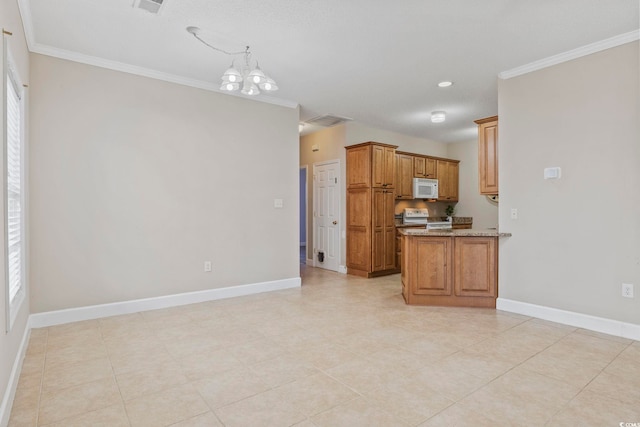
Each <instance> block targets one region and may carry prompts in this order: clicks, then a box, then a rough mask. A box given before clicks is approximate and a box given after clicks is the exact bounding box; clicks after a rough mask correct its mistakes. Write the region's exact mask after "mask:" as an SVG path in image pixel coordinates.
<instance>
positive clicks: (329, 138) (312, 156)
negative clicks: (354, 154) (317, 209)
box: [300, 125, 346, 265]
mask: <svg viewBox="0 0 640 427" xmlns="http://www.w3.org/2000/svg"><path fill="white" fill-rule="evenodd" d="M314 145H317V146H318V151H313V149H312V146H314ZM344 146H345V125H339V126H334V127H330V128H327V129H323V130H321V131H318V132H314V133H311V134H309V135H305V136H302V137H300V166H307V204H308V206H307V259H311V258H312V257H313V165H314V163H320V162H325V161H328V160H340V166H341V170H342V171H344V170H345V169H344V162H345V153H344ZM342 173H344V172H342ZM342 176H344V175H342ZM340 192H341V200H346V192H345V188H344V185H341V186H340ZM345 209H346V204H343V205H342V207H341V212H340V216H341V222H342V223H344V218H345ZM341 252H343V250H342V249H341ZM343 260H344V258H342V254H341V261H340V263H341V265H344V261H343Z"/></svg>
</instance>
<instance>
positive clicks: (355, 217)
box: [346, 142, 398, 277]
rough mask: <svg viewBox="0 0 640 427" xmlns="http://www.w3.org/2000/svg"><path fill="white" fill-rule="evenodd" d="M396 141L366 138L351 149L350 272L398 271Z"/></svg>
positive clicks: (348, 220)
mask: <svg viewBox="0 0 640 427" xmlns="http://www.w3.org/2000/svg"><path fill="white" fill-rule="evenodd" d="M396 148H398V147H397V146H395V145H388V144H382V143H379V142H364V143H362V144H357V145H351V146H349V147H346V150H347V272H348V273H349V274H355V275H358V276H363V277H374V276H382V275H384V274H392V273H397V272H398V270H397V266H396V259H395V254H396V249H395V241H396V231H395V223H394V204H395V191H394V189H395V185H396V182H395V181H396V179H395V178H396V171H395V167H396V159H395V155H396Z"/></svg>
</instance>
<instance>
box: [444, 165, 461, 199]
mask: <svg viewBox="0 0 640 427" xmlns="http://www.w3.org/2000/svg"><path fill="white" fill-rule="evenodd" d="M459 175H460V165H459V164H458V163H455V162H450V163H449V170H448V171H447V179H448V181H449V197H450V198H449V199H447V200H450V201H452V202H457V201H458V186H459Z"/></svg>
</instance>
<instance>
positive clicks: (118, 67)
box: [29, 43, 298, 108]
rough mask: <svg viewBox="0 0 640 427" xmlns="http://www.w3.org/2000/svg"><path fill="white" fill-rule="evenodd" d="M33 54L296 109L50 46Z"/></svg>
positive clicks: (265, 98) (36, 48)
mask: <svg viewBox="0 0 640 427" xmlns="http://www.w3.org/2000/svg"><path fill="white" fill-rule="evenodd" d="M29 50H30V51H31V52H33V53H39V54H41V55H47V56H52V57H55V58H60V59H66V60H68V61H73V62H79V63H81V64H87V65H93V66H95V67H100V68H106V69H109V70H114V71H121V72H123V73H128V74H134V75H137V76H142V77H148V78H151V79H156V80H162V81H165V82H169V83H175V84H179V85H183V86H189V87H194V88H197V89H203V90H207V91H210V92H216V93H219V94H221V95H226V96H233V97H236V98H242V99H247V100H250V101H257V102H263V103H266V104H272V105H279V106H281V107H286V108H298V103H297V102H293V101H288V100H286V99H280V98H274V97H271V96H264V95H258V97H248V96H244V95H240V94H235V93H229V92H223V91H221V90H219V89H218V86H217V85H214V84H213V83H211V82H205V81H202V80H196V79H190V78H187V77H182V76H177V75H175V74H169V73H163V72H161V71H156V70H152V69H149V68H144V67H138V66H136V65H131V64H125V63H124V62H117V61H111V60H108V59H104V58H99V57H97V56H90V55H84V54H81V53H77V52H72V51H69V50H64V49H58V48H55V47H51V46H46V45H41V44H39V43H35V44H34V45H33V47H32V48H30V49H29Z"/></svg>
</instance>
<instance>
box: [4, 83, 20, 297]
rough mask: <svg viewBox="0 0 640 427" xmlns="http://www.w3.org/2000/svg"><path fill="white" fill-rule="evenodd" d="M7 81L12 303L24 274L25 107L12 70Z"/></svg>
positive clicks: (8, 273)
mask: <svg viewBox="0 0 640 427" xmlns="http://www.w3.org/2000/svg"><path fill="white" fill-rule="evenodd" d="M8 74H9V76H8V77H9V78H7V79H6V81H7V106H6V114H7V130H6V131H7V147H6V150H7V151H6V174H7V178H6V185H7V188H6V195H7V196H6V197H7V200H6V206H7V211H6V221H7V224H6V230H7V278H8V284H9V302H10V303H11V302H13V300H14V298H15V297H16V295H17V294H18V292H19V291H20V289H21V288H22V286H23V277H22V263H23V259H22V245H23V242H22V229H23V220H22V108H21V100H20V91H19V90H18V86H17V85H16V83H15V81H14V80H13V79H12V78H11V73H8Z"/></svg>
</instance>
